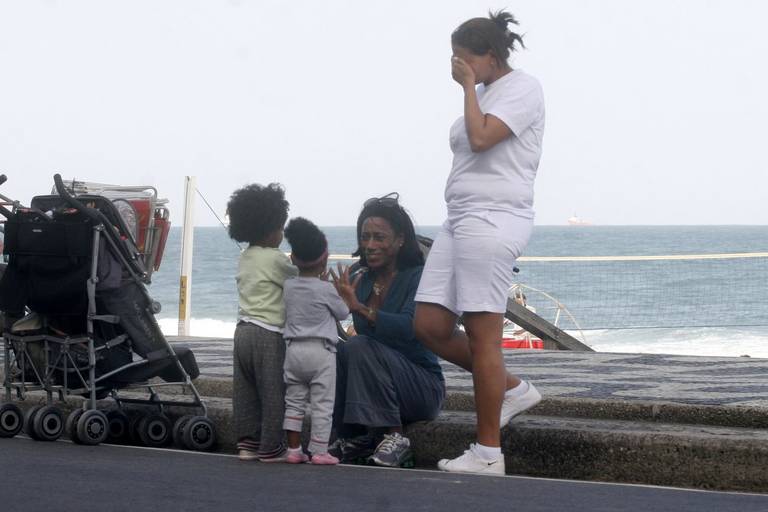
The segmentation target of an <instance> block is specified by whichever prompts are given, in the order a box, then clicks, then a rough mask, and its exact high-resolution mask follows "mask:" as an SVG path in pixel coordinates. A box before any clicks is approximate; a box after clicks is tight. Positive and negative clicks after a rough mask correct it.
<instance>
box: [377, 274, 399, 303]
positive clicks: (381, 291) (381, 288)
mask: <svg viewBox="0 0 768 512" xmlns="http://www.w3.org/2000/svg"><path fill="white" fill-rule="evenodd" d="M395 274H397V272H396V271H395V272H393V273H392V275H391V276H389V277H388V278H387V279H386V283H385V284H379V283H377V282H376V281H374V282H373V294H374V295H375V296H377V297H381V296H382V295H383V294H384V292H386V291H387V289H388V288H389V285H390V284H391V283H392V280H393V279H394V278H395Z"/></svg>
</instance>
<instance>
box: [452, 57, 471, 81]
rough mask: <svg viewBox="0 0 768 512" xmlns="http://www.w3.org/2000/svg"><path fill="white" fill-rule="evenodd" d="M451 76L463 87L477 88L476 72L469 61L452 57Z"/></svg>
mask: <svg viewBox="0 0 768 512" xmlns="http://www.w3.org/2000/svg"><path fill="white" fill-rule="evenodd" d="M451 76H453V79H454V80H456V82H458V84H459V85H460V86H462V87H474V86H475V71H474V70H473V69H472V67H471V66H470V65H469V64H467V61H465V60H463V59H461V58H460V57H456V56H455V55H454V56H452V57H451Z"/></svg>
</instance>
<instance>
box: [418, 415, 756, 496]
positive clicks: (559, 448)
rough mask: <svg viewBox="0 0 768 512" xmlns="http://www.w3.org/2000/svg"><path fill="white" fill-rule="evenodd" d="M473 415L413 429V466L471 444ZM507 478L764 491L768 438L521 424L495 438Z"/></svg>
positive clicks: (601, 424)
mask: <svg viewBox="0 0 768 512" xmlns="http://www.w3.org/2000/svg"><path fill="white" fill-rule="evenodd" d="M474 420H475V418H474V415H473V414H470V413H462V412H453V413H445V414H443V415H442V416H441V417H440V418H439V419H438V420H436V421H434V422H431V423H425V424H419V425H414V426H412V427H411V428H409V429H408V436H409V437H410V438H411V442H412V444H413V446H414V449H415V451H416V459H417V464H418V465H419V466H423V467H434V464H436V463H437V461H438V460H439V459H440V458H443V457H454V456H457V455H460V454H461V452H462V451H463V450H464V449H466V447H467V446H469V443H471V442H474V440H475V425H474ZM502 447H503V450H504V453H505V455H506V467H507V472H508V473H510V474H518V475H528V476H540V477H552V478H567V479H579V480H598V481H612V482H630V483H641V484H654V485H668V486H684V487H698V488H706V489H721V490H742V491H757V492H766V491H768V473H766V472H765V468H766V467H768V432H766V431H762V430H753V429H737V428H725V427H704V426H698V425H670V424H658V423H641V422H629V421H611V420H594V419H589V420H588V419H577V418H563V417H541V416H524V417H520V418H517V419H516V420H515V421H514V422H513V423H512V426H511V427H509V428H506V429H504V431H503V432H502Z"/></svg>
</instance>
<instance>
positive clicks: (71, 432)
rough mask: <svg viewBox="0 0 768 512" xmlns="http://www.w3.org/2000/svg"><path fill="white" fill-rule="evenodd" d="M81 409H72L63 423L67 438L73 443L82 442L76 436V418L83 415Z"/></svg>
mask: <svg viewBox="0 0 768 512" xmlns="http://www.w3.org/2000/svg"><path fill="white" fill-rule="evenodd" d="M83 412H85V411H83V410H82V409H80V408H77V409H75V410H73V411H72V412H71V413H69V415H68V416H67V421H66V422H65V424H64V430H66V432H67V435H68V436H69V439H70V440H72V442H73V443H75V444H83V443H82V441H80V438H79V437H78V436H77V420H79V419H80V416H82V415H83Z"/></svg>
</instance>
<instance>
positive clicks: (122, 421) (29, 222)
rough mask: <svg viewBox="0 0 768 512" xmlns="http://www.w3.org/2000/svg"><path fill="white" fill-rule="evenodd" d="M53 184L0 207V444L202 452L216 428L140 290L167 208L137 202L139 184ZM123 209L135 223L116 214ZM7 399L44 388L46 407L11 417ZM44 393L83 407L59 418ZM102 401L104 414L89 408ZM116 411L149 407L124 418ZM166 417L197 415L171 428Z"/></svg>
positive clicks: (159, 246)
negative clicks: (0, 380) (26, 201)
mask: <svg viewBox="0 0 768 512" xmlns="http://www.w3.org/2000/svg"><path fill="white" fill-rule="evenodd" d="M3 181H5V176H0V183H2V182H3ZM54 183H55V191H56V192H57V194H56V195H44V196H36V197H34V198H33V199H32V202H31V205H30V207H28V208H24V207H21V206H20V205H19V204H18V203H13V202H10V201H9V202H6V203H5V204H6V205H8V204H12V208H11V209H8V208H6V207H5V206H0V215H3V216H4V217H6V221H5V226H4V232H5V233H4V249H3V253H4V254H5V255H6V256H7V257H8V265H7V267H6V268H5V271H4V273H3V275H2V280H0V310H1V311H3V312H4V314H5V320H4V326H3V341H4V354H5V359H4V366H5V378H4V387H5V399H6V403H5V404H3V405H2V406H0V437H12V436H14V435H16V434H18V433H19V432H20V431H21V430H22V429H23V430H24V431H25V432H26V433H27V434H28V435H29V436H30V437H32V438H33V439H36V440H41V441H54V440H56V439H58V438H59V437H60V436H61V435H62V434H63V433H64V432H65V431H66V433H67V434H68V435H69V437H70V438H71V439H72V440H73V441H74V442H76V443H80V444H89V445H95V444H99V443H101V442H104V441H111V442H124V441H128V440H130V441H133V442H135V443H139V444H144V445H147V446H152V447H159V446H164V445H166V444H169V443H170V442H171V441H173V442H174V444H175V445H176V446H178V447H180V448H187V449H191V450H210V449H212V448H213V446H214V445H215V443H216V429H215V425H214V424H213V422H212V421H211V420H210V419H209V418H208V416H207V415H208V412H207V408H206V406H205V403H204V402H203V401H202V399H201V397H200V394H199V393H198V391H197V389H196V388H195V385H194V384H193V383H192V379H194V378H196V377H197V376H198V375H199V369H198V367H197V363H196V361H195V357H194V354H193V353H192V352H191V351H190V350H189V349H187V348H181V347H176V348H173V347H171V345H170V344H169V343H168V341H167V340H166V339H165V337H164V336H163V334H162V332H161V331H160V328H159V326H158V324H157V321H156V320H155V317H154V315H155V314H156V313H158V312H159V310H160V305H159V304H158V303H156V302H154V301H153V300H152V299H151V298H150V296H149V294H148V292H147V290H146V287H145V285H146V284H148V283H149V282H150V278H151V273H152V271H153V270H156V269H157V268H158V267H159V264H160V261H161V258H162V250H163V245H164V243H165V238H166V237H167V233H168V228H169V226H170V224H169V222H168V210H167V209H166V208H165V206H164V205H162V204H159V203H158V201H157V200H156V193H151V194H149V196H147V195H146V194H142V193H140V191H141V190H142V187H124V188H122V190H120V189H121V187H108V186H101V188H98V191H99V192H100V194H94V193H87V192H88V191H86V193H82V192H83V188H84V184H82V183H79V182H73V183H72V186H71V189H72V190H73V192H70V190H68V188H67V187H66V186H65V184H64V182H63V181H62V179H61V177H60V176H59V175H58V174H57V175H55V176H54ZM78 187H79V190H78ZM91 188H92V189H93V188H94V187H91ZM143 189H151V187H144V188H143ZM152 190H154V189H152ZM75 191H79V192H81V193H80V194H78V195H75V194H76V192H75ZM108 195H111V196H112V197H111V198H110V197H107V196H108ZM116 196H117V197H116ZM0 198H2V199H3V200H6V201H7V198H5V197H4V196H0ZM121 201H122V202H123V203H124V204H120V202H121ZM145 203H148V204H145ZM126 206H130V207H131V209H132V211H133V212H134V213H137V212H138V213H139V215H134V216H133V217H131V215H130V211H129V214H128V215H126V214H125V211H126ZM137 206H138V207H137ZM126 218H127V219H128V221H129V223H126ZM131 222H132V223H133V225H131V224H130V223H131ZM137 240H138V242H137ZM25 313H26V314H25ZM157 378H159V379H161V380H162V381H163V382H159V381H158V379H157ZM150 379H153V380H152V381H151V382H150ZM166 386H173V387H175V388H179V387H181V388H182V394H174V395H171V396H173V397H174V398H173V399H169V398H167V396H166V397H161V396H160V395H159V394H158V392H157V391H156V390H157V388H161V387H166ZM14 391H15V393H16V395H17V398H18V399H19V400H24V399H25V398H26V397H27V393H28V392H30V391H44V392H45V394H46V405H40V406H34V407H31V408H29V409H28V410H27V411H26V413H25V414H23V415H22V413H21V409H19V407H18V406H17V405H15V404H12V403H10V401H11V399H12V396H13V392H14ZM54 394H55V395H57V397H58V400H59V401H64V400H65V398H66V397H67V396H70V395H80V396H83V397H85V398H86V400H84V401H83V405H82V407H81V408H77V409H75V410H74V411H72V412H71V413H70V414H69V415H68V416H67V417H66V419H65V418H64V414H63V413H62V411H61V409H60V408H59V407H56V406H55V405H53V402H54ZM147 395H148V396H147ZM107 397H110V398H111V399H112V401H113V402H114V405H115V406H114V407H110V408H108V410H100V409H99V407H103V402H101V401H100V400H102V399H105V398H107ZM175 397H178V399H176V398H175ZM126 405H139V406H149V407H141V408H139V411H136V410H134V411H129V410H128V409H127V408H126ZM170 408H173V409H174V410H182V411H184V410H187V409H197V410H198V411H200V412H201V414H198V415H191V414H184V415H181V416H180V417H178V419H176V420H175V422H172V421H171V418H170V416H169V414H168V413H169V412H170V411H169V410H168V409H170ZM129 412H131V413H132V414H131V415H129Z"/></svg>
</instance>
